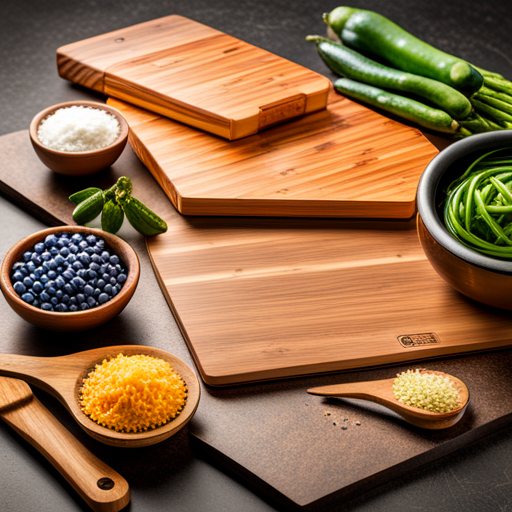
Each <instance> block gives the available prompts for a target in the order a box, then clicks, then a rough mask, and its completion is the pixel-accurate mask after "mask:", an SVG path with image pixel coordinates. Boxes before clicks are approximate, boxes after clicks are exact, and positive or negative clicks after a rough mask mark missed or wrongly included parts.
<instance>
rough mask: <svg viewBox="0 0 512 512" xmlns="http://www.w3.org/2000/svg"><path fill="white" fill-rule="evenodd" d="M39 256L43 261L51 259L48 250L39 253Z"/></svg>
mask: <svg viewBox="0 0 512 512" xmlns="http://www.w3.org/2000/svg"><path fill="white" fill-rule="evenodd" d="M41 258H42V259H43V261H50V260H51V259H52V255H51V254H50V253H49V252H48V251H45V252H43V253H42V254H41Z"/></svg>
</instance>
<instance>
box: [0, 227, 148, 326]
mask: <svg viewBox="0 0 512 512" xmlns="http://www.w3.org/2000/svg"><path fill="white" fill-rule="evenodd" d="M58 233H70V234H74V233H81V234H85V235H89V234H93V235H96V236H99V237H101V238H103V240H105V243H106V244H107V245H108V246H109V247H110V248H111V249H112V251H113V252H115V253H116V254H117V255H118V256H119V258H120V260H121V261H122V262H123V264H124V265H125V267H126V268H127V270H128V274H127V279H126V281H125V283H124V284H123V287H122V288H121V290H120V292H119V293H118V294H117V295H116V296H115V297H113V298H112V299H111V300H109V301H108V302H106V303H105V304H102V305H101V306H97V307H95V308H91V309H86V310H84V311H75V312H66V313H59V312H56V311H44V310H42V309H39V308H37V307H35V306H31V305H30V304H27V303H26V302H25V301H23V300H21V298H20V297H19V296H18V294H17V293H16V292H15V291H14V288H13V285H12V282H11V274H12V268H13V265H14V264H15V263H16V262H17V261H20V260H21V259H22V256H23V253H24V252H25V251H27V250H29V249H32V248H33V247H34V245H35V244H37V243H38V242H42V241H44V239H45V238H46V237H47V236H48V235H51V234H58ZM139 275H140V264H139V258H138V257H137V253H136V252H135V251H134V250H133V249H132V247H131V246H130V245H129V244H127V243H126V242H125V241H124V240H122V239H121V238H119V237H118V236H116V235H112V234H110V233H106V232H105V231H102V230H100V229H92V228H86V227H82V226H59V227H56V228H50V229H45V230H43V231H38V232H37V233H34V234H32V235H30V236H28V237H26V238H24V239H23V240H20V241H19V242H18V243H17V244H15V245H14V246H13V247H11V249H9V251H8V252H7V254H6V255H5V257H4V259H3V261H2V265H1V267H0V288H1V290H2V293H3V294H4V297H5V299H6V300H7V303H8V304H9V305H10V306H11V308H12V309H14V311H15V312H16V313H18V315H20V316H21V317H22V318H23V319H25V320H26V321H27V322H30V323H31V324H33V325H36V326H37V327H42V328H44V329H49V330H52V331H84V330H86V329H92V328H94V327H97V326H99V325H101V324H104V323H105V322H107V321H108V320H111V319H112V318H114V317H115V316H117V315H118V314H119V313H121V311H122V310H123V309H124V308H125V306H126V305H127V304H128V302H129V301H130V299H131V298H132V296H133V294H134V292H135V289H136V288H137V284H138V281H139Z"/></svg>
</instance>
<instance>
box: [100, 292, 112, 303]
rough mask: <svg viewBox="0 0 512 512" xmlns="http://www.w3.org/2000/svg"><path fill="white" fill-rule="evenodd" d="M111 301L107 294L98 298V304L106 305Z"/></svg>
mask: <svg viewBox="0 0 512 512" xmlns="http://www.w3.org/2000/svg"><path fill="white" fill-rule="evenodd" d="M109 300H110V297H109V296H108V295H107V294H106V293H101V294H100V296H99V297H98V302H99V303H100V304H105V302H108V301H109Z"/></svg>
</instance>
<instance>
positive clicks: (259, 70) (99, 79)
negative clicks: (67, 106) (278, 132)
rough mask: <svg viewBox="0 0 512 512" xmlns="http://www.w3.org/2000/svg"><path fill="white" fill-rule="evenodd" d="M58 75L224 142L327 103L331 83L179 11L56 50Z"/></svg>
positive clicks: (323, 106)
mask: <svg viewBox="0 0 512 512" xmlns="http://www.w3.org/2000/svg"><path fill="white" fill-rule="evenodd" d="M57 67H58V70H59V74H60V76H62V77H63V78H66V79H67V80H70V81H72V82H75V83H78V84H81V85H84V86H86V87H90V88H93V89H96V90H98V91H101V92H103V93H105V94H107V95H109V96H113V97H116V98H120V99H122V100H126V101H129V102H131V103H133V104H135V105H139V106H141V107H144V108H147V109H149V110H152V111H154V112H158V113H160V114H163V115H165V116H169V117H171V118H173V119H177V120H178V121H181V122H184V123H187V124H189V125H192V126H195V127H197V128H200V129H202V130H206V131H208V132H211V133H214V134H216V135H220V136H221V137H225V138H227V139H239V138H241V137H246V136H247V135H251V134H254V133H257V132H259V131H260V130H262V129H264V128H267V127H268V126H272V125H274V124H276V123H281V122H283V121H286V120H288V119H292V118H294V117H298V116H302V115H304V114H309V113H310V112H314V111H316V110H319V109H323V108H325V105H326V102H327V93H328V90H329V80H327V78H325V77H323V76H321V75H319V74H318V73H315V72H313V71H311V70H309V69H306V68H304V67H302V66H299V65H298V64H295V63H293V62H290V61H288V60H286V59H283V58H281V57H278V56H277V55H274V54H272V53H270V52H267V51H265V50H262V49H261V48H258V47H256V46H253V45H250V44H248V43H245V42H244V41H241V40H239V39H236V38H234V37H231V36H229V35H227V34H224V33H222V32H219V31H218V30H215V29H213V28H210V27H208V26H206V25H202V24H201V23H197V22H195V21H192V20H189V19H187V18H184V17H182V16H167V17H164V18H160V19H157V20H153V21H148V22H145V23H141V24H138V25H135V26H133V27H128V28H124V29H121V30H116V31H115V32H110V33H108V34H103V35H100V36H97V37H93V38H90V39H86V40H84V41H79V42H76V43H72V44H69V45H66V46H63V47H61V48H59V49H58V50H57Z"/></svg>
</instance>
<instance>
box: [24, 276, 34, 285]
mask: <svg viewBox="0 0 512 512" xmlns="http://www.w3.org/2000/svg"><path fill="white" fill-rule="evenodd" d="M23 284H24V285H25V286H26V287H27V288H30V287H31V286H32V285H33V284H34V281H32V279H30V277H25V278H24V279H23Z"/></svg>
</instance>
